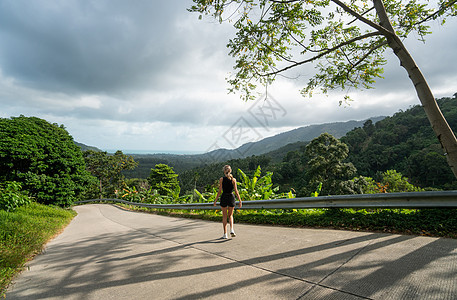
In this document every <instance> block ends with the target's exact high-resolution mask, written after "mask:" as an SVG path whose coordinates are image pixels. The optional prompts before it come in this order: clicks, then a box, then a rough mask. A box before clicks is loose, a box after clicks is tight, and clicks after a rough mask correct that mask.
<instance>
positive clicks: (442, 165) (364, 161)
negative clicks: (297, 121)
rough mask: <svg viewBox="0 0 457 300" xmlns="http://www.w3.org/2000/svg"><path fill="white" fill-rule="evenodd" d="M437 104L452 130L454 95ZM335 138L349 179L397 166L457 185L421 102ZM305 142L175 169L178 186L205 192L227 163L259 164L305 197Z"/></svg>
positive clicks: (431, 184) (418, 182)
mask: <svg viewBox="0 0 457 300" xmlns="http://www.w3.org/2000/svg"><path fill="white" fill-rule="evenodd" d="M438 104H439V106H440V107H441V109H442V111H443V114H444V115H445V117H446V119H447V120H448V123H449V125H450V126H451V128H457V93H456V94H454V97H453V98H442V99H439V100H438ZM340 140H341V142H343V143H345V144H346V145H347V146H348V150H349V152H348V155H347V157H346V158H345V159H344V162H346V163H352V164H353V166H354V167H355V172H354V174H353V175H351V176H352V177H357V176H364V177H370V178H373V179H374V180H375V181H381V179H382V174H383V173H384V172H386V171H388V170H396V171H397V172H399V173H401V174H402V175H403V176H405V177H407V178H408V179H409V182H410V183H412V184H414V185H415V186H418V187H422V188H427V189H456V188H457V182H456V180H455V178H454V176H453V174H452V172H451V170H450V168H449V166H448V165H447V163H446V158H445V156H444V153H443V151H442V150H441V147H440V145H439V143H438V140H437V138H436V136H435V135H434V134H433V131H432V129H431V126H430V123H429V121H428V119H427V117H426V115H425V112H424V110H423V108H422V107H421V106H420V105H416V106H413V107H411V108H409V109H408V110H406V111H399V112H397V113H396V114H394V115H393V116H391V117H387V118H384V119H383V120H381V121H378V122H376V123H373V122H372V121H371V120H368V121H366V122H365V123H364V125H363V126H362V127H357V128H354V129H353V130H351V131H349V132H348V133H347V134H346V135H345V136H343V137H342V138H341V139H340ZM309 142H310V141H303V142H297V143H294V144H291V145H288V146H286V147H283V148H281V149H278V150H276V151H273V152H270V153H267V154H264V155H261V156H251V157H248V158H245V159H235V160H230V161H227V162H221V163H216V164H211V165H207V166H204V167H198V168H194V169H192V170H188V171H184V172H179V180H180V184H181V190H182V191H191V190H193V188H197V189H199V190H204V189H205V188H207V187H208V186H209V185H211V184H213V183H214V182H215V181H216V180H217V179H218V178H219V177H220V176H221V171H220V170H221V169H222V166H223V165H224V164H226V163H227V164H230V165H231V166H232V168H233V169H234V170H237V169H241V170H243V171H244V172H246V173H247V174H252V173H253V172H254V171H255V170H256V167H257V166H259V165H260V166H261V168H262V171H264V172H267V171H271V172H273V177H272V178H273V182H274V183H275V184H278V185H279V186H280V187H281V191H282V192H287V191H288V190H290V189H293V190H294V191H295V192H296V193H297V196H306V195H307V194H308V193H310V192H312V189H313V187H309V180H310V178H309V175H310V174H307V169H309V159H310V158H309V157H307V154H306V145H307V144H308V143H309ZM235 175H237V174H236V173H235Z"/></svg>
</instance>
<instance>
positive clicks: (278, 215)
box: [118, 204, 457, 239]
mask: <svg viewBox="0 0 457 300" xmlns="http://www.w3.org/2000/svg"><path fill="white" fill-rule="evenodd" d="M118 205H120V204H118ZM122 206H123V207H125V208H128V209H130V210H135V211H145V212H150V213H156V214H160V215H168V216H176V217H184V218H196V219H204V220H210V221H217V222H220V221H221V220H222V214H221V212H220V211H213V210H207V211H199V210H193V211H192V210H164V209H148V208H142V207H135V206H130V205H122ZM234 217H235V222H237V223H246V224H266V225H280V226H291V227H310V228H330V229H342V230H354V231H370V232H385V233H396V234H409V235H422V236H434V237H446V238H453V239H456V238H457V209H335V208H332V209H289V210H284V209H276V210H236V211H235V214H234Z"/></svg>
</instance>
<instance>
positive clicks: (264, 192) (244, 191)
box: [238, 166, 279, 200]
mask: <svg viewBox="0 0 457 300" xmlns="http://www.w3.org/2000/svg"><path fill="white" fill-rule="evenodd" d="M261 172H262V170H261V168H260V166H258V167H257V169H256V171H255V173H254V175H253V177H252V179H251V178H249V176H247V175H246V174H245V173H244V172H243V171H242V170H241V169H238V174H240V175H241V182H239V188H238V191H239V192H240V196H241V199H243V200H267V199H272V198H275V197H276V196H277V194H276V192H278V191H279V187H275V188H273V181H272V179H271V177H272V176H273V172H267V174H266V175H264V176H260V175H261Z"/></svg>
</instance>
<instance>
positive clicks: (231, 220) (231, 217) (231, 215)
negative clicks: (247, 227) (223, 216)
mask: <svg viewBox="0 0 457 300" xmlns="http://www.w3.org/2000/svg"><path fill="white" fill-rule="evenodd" d="M234 209H235V207H230V206H229V207H228V211H227V215H228V218H229V222H230V232H234V230H233V210H234Z"/></svg>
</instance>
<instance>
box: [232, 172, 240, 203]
mask: <svg viewBox="0 0 457 300" xmlns="http://www.w3.org/2000/svg"><path fill="white" fill-rule="evenodd" d="M232 183H233V188H234V189H235V195H236V197H237V198H238V201H240V208H241V206H242V204H241V197H240V193H239V192H238V188H237V186H236V179H235V178H233V181H232Z"/></svg>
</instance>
